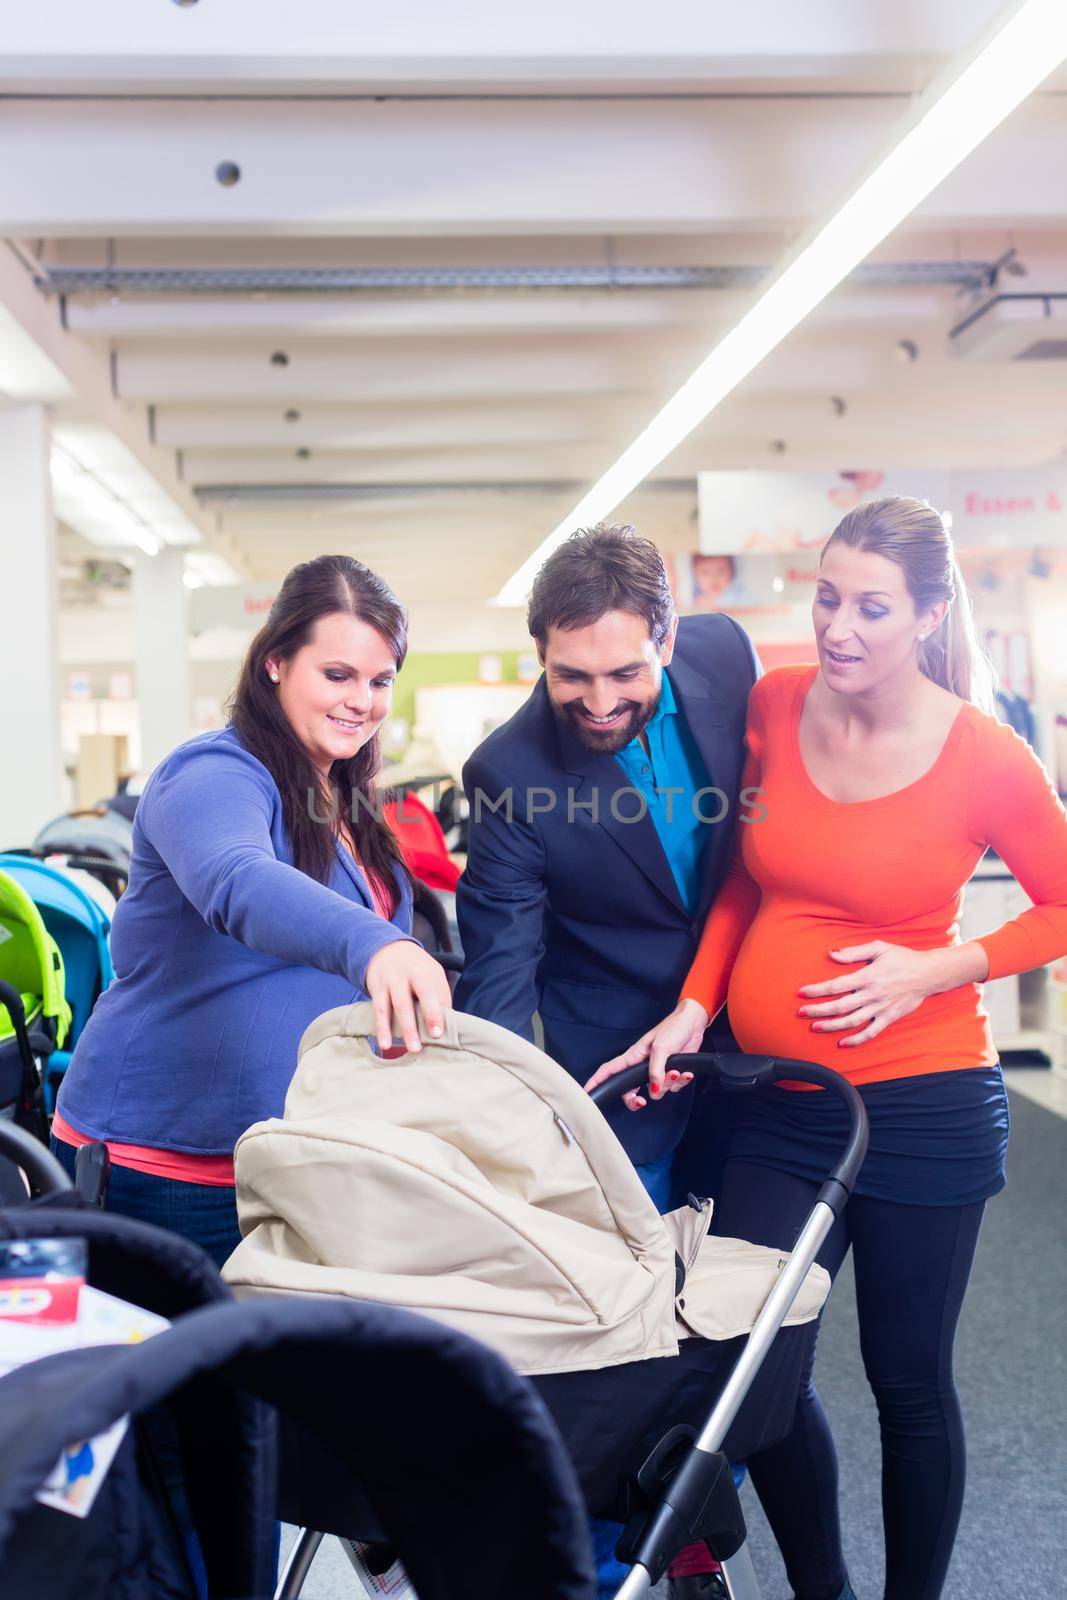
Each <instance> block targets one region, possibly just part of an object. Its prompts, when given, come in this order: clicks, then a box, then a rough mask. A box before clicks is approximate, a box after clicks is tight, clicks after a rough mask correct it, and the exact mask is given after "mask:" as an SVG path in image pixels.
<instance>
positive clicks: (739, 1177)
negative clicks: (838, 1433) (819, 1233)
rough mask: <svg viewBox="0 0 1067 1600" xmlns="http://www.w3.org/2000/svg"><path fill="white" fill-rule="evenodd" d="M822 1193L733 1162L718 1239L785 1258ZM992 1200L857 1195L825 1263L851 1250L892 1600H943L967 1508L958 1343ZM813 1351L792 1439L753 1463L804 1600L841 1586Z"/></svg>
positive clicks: (832, 1462) (832, 1468)
mask: <svg viewBox="0 0 1067 1600" xmlns="http://www.w3.org/2000/svg"><path fill="white" fill-rule="evenodd" d="M816 1193H817V1185H815V1184H814V1183H811V1182H809V1181H808V1180H807V1179H805V1178H797V1177H794V1176H792V1175H791V1174H789V1173H785V1172H779V1171H777V1170H774V1169H772V1168H770V1167H761V1166H756V1165H754V1164H752V1163H749V1162H745V1161H736V1160H734V1161H728V1162H727V1164H726V1167H725V1170H724V1174H723V1182H722V1192H721V1195H720V1197H719V1200H718V1203H717V1204H716V1207H715V1213H714V1221H713V1225H712V1231H713V1232H715V1233H718V1234H722V1235H725V1236H726V1237H729V1238H741V1239H750V1240H752V1242H753V1243H755V1244H766V1245H770V1246H771V1247H772V1248H774V1249H778V1250H783V1249H788V1248H789V1247H790V1246H791V1245H792V1244H793V1242H794V1240H795V1238H796V1233H797V1230H798V1228H799V1226H800V1224H801V1223H802V1222H803V1220H804V1217H805V1215H806V1214H807V1211H808V1210H810V1208H811V1205H812V1202H813V1201H814V1199H815V1196H816ZM984 1209H985V1203H984V1201H979V1202H978V1203H977V1204H974V1205H966V1206H909V1205H897V1204H895V1203H893V1202H890V1201H887V1200H871V1199H868V1198H866V1197H864V1196H854V1197H853V1199H852V1200H851V1201H850V1202H849V1205H848V1208H847V1210H846V1212H845V1215H844V1216H843V1217H842V1218H841V1219H840V1220H839V1221H838V1222H837V1223H836V1224H835V1225H834V1227H833V1229H832V1230H831V1232H830V1235H829V1237H828V1238H827V1240H826V1242H825V1244H824V1245H823V1248H822V1250H821V1251H820V1254H819V1260H820V1262H821V1263H822V1265H823V1266H824V1267H826V1269H827V1270H828V1272H829V1273H830V1274H831V1276H836V1274H837V1270H838V1268H839V1267H840V1265H841V1263H842V1261H843V1260H844V1258H845V1256H846V1255H847V1253H848V1249H849V1246H850V1245H851V1247H852V1255H853V1264H854V1268H855V1274H856V1305H857V1310H858V1313H859V1331H860V1348H861V1351H862V1354H863V1364H864V1368H865V1370H866V1373H867V1380H868V1382H869V1383H870V1385H871V1388H872V1390H873V1391H874V1397H875V1400H876V1401H877V1403H878V1418H879V1422H880V1425H881V1433H882V1514H883V1518H884V1522H885V1545H886V1585H885V1600H937V1597H938V1596H939V1595H940V1593H941V1588H942V1585H943V1583H944V1581H945V1573H946V1571H947V1569H948V1563H949V1557H950V1556H951V1554H952V1545H953V1542H954V1540H955V1537H956V1527H957V1525H958V1523H959V1517H960V1508H961V1506H962V1504H963V1482H964V1470H965V1454H964V1442H963V1421H962V1417H961V1415H960V1403H959V1397H958V1395H957V1393H956V1385H955V1381H954V1379H953V1373H952V1344H953V1339H954V1337H955V1332H956V1323H957V1321H958V1318H959V1314H960V1307H961V1306H962V1304H963V1296H964V1293H965V1291H966V1288H967V1280H968V1278H969V1276H970V1271H971V1264H972V1262H973V1260H974V1251H975V1246H976V1245H977V1243H978V1231H979V1228H980V1227H981V1222H982V1212H983V1211H984ZM814 1361H815V1351H814V1342H813V1347H812V1354H811V1360H810V1362H809V1365H808V1367H807V1370H806V1371H805V1373H804V1375H803V1378H802V1381H801V1389H800V1398H799V1401H798V1404H797V1412H796V1417H795V1419H794V1422H793V1427H792V1430H791V1431H790V1433H789V1434H788V1436H787V1437H786V1438H785V1439H783V1440H782V1442H781V1443H780V1444H776V1445H772V1446H771V1448H770V1449H768V1450H763V1451H761V1452H760V1454H759V1455H757V1456H753V1457H752V1458H751V1460H750V1461H749V1463H748V1465H749V1470H750V1472H751V1474H752V1481H753V1483H754V1484H755V1487H756V1491H757V1493H758V1494H759V1497H760V1501H761V1502H762V1505H763V1509H764V1511H765V1512H766V1513H767V1520H768V1521H769V1522H770V1525H771V1528H772V1530H773V1532H774V1536H775V1538H776V1539H777V1541H778V1545H779V1548H780V1549H781V1552H782V1556H783V1558H784V1560H785V1566H786V1571H787V1573H788V1575H789V1581H790V1582H791V1584H792V1585H793V1589H794V1591H795V1593H796V1596H797V1600H836V1597H837V1595H838V1594H839V1593H840V1591H841V1588H842V1586H843V1584H844V1582H845V1577H846V1573H845V1563H844V1556H843V1554H842V1550H841V1533H840V1527H839V1524H838V1509H837V1456H836V1453H835V1451H834V1442H833V1438H832V1436H831V1433H830V1427H829V1424H828V1422H827V1420H826V1414H825V1412H824V1411H823V1408H822V1405H821V1404H820V1401H819V1397H818V1395H817V1393H816V1391H815V1388H814V1385H813V1383H812V1369H813V1367H814Z"/></svg>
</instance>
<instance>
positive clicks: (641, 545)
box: [526, 523, 674, 653]
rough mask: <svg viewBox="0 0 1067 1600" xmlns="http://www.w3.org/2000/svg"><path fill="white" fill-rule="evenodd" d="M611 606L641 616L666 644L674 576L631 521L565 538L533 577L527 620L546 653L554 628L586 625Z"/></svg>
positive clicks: (660, 642)
mask: <svg viewBox="0 0 1067 1600" xmlns="http://www.w3.org/2000/svg"><path fill="white" fill-rule="evenodd" d="M609 611H632V612H633V613H634V615H635V616H638V617H642V618H643V619H644V621H645V622H646V623H647V624H648V631H649V635H650V637H651V639H652V642H653V644H654V645H655V646H656V649H657V650H660V649H662V648H663V642H664V640H665V639H666V637H667V635H668V633H669V632H670V631H671V623H672V621H673V620H674V600H673V597H672V595H671V584H670V579H669V578H668V576H667V569H666V567H665V566H664V564H663V557H662V556H661V555H660V553H659V551H658V550H657V549H656V546H655V545H654V544H653V543H652V540H651V539H645V538H642V536H641V535H640V534H639V533H638V532H637V529H636V528H632V527H631V526H630V525H629V524H628V523H625V524H622V525H620V526H619V527H614V528H609V527H605V525H604V524H603V523H598V524H597V526H596V527H595V528H579V529H578V531H577V532H576V533H572V534H571V535H570V537H569V538H567V539H564V541H563V543H562V544H561V545H560V546H559V548H558V549H557V550H555V551H553V553H552V555H550V556H549V558H548V560H547V561H546V562H545V564H544V566H543V567H542V568H541V570H540V572H539V573H538V574H537V577H536V578H535V579H534V586H533V591H532V593H531V595H530V604H529V608H528V610H527V613H526V624H527V627H528V628H529V630H530V634H531V636H532V637H533V638H534V639H536V640H537V643H538V644H539V645H540V647H541V651H542V653H543V652H544V648H545V642H546V640H547V639H548V630H549V628H587V627H588V626H589V625H590V623H593V622H599V620H600V618H601V617H603V616H606V615H607V613H608V612H609Z"/></svg>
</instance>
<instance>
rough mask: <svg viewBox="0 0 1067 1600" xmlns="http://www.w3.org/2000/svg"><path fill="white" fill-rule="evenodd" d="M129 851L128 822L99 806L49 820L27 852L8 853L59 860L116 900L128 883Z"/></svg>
mask: <svg viewBox="0 0 1067 1600" xmlns="http://www.w3.org/2000/svg"><path fill="white" fill-rule="evenodd" d="M132 851H133V824H132V822H131V821H130V820H129V819H128V818H127V817H124V816H122V815H121V813H120V812H118V811H113V810H111V809H109V808H108V807H107V806H106V805H101V806H98V807H96V808H95V809H92V810H89V811H70V812H67V813H66V814H65V815H64V816H61V817H55V818H53V820H52V821H51V822H48V823H46V824H45V826H44V827H43V828H42V829H41V830H40V832H39V833H38V835H37V837H36V838H35V839H34V841H33V844H32V845H31V846H30V847H29V848H28V849H22V848H21V847H20V848H19V849H18V850H16V851H14V852H12V853H13V854H18V855H31V856H38V857H39V858H41V859H44V858H45V857H54V856H58V857H61V858H62V860H63V863H64V865H66V866H71V867H77V868H80V869H82V870H84V871H86V872H88V873H90V874H91V875H92V876H93V877H94V878H97V879H98V880H99V881H100V882H101V883H102V884H103V885H104V887H105V888H106V889H107V890H108V891H109V893H111V894H112V895H113V896H114V898H115V899H116V900H118V899H119V898H120V896H121V895H123V894H124V893H125V891H126V885H127V884H128V882H129V880H130V856H131V854H132Z"/></svg>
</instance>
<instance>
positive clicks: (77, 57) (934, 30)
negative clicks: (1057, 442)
mask: <svg viewBox="0 0 1067 1600" xmlns="http://www.w3.org/2000/svg"><path fill="white" fill-rule="evenodd" d="M996 3H997V0H937V3H936V4H927V5H923V6H895V5H880V6H848V7H843V6H842V5H841V3H840V0H806V3H805V4H804V5H803V6H797V5H796V4H795V0H761V3H760V5H759V6H754V7H737V6H727V5H725V4H722V3H719V4H713V5H705V6H694V5H693V3H692V0H661V3H660V4H658V5H657V6H655V7H648V6H637V5H627V4H623V5H620V4H619V3H618V0H583V4H581V5H577V6H576V5H574V4H573V0H542V3H541V4H539V5H538V6H537V7H536V8H535V9H533V10H532V11H531V10H521V9H516V8H514V7H508V6H500V5H499V4H497V3H495V0H467V3H465V4H464V5H462V6H454V5H453V6H442V5H441V4H440V3H439V0H404V3H401V4H395V5H392V6H381V7H375V8H369V7H367V6H353V5H352V3H351V0H303V3H302V4H301V6H300V12H299V17H300V28H299V38H298V40H295V41H294V34H293V17H294V13H293V9H292V6H291V5H290V4H288V3H286V0H226V4H225V5H222V6H212V5H210V4H203V5H198V4H196V3H195V0H193V3H191V4H188V5H185V6H177V5H175V6H170V5H166V4H156V5H151V6H150V5H147V4H146V3H145V0H108V4H107V5H106V6H104V7H90V6H86V5H85V4H84V0H51V3H50V4H49V5H48V7H46V8H43V9H42V8H32V7H29V6H25V7H18V8H13V9H12V14H11V15H10V16H9V17H6V18H5V33H6V38H5V50H4V58H5V59H4V63H3V68H2V77H0V86H2V88H3V89H4V90H5V91H7V92H12V91H13V90H17V89H20V88H21V89H26V88H27V87H31V86H32V87H36V88H40V87H42V86H48V87H54V88H55V89H57V90H58V89H64V88H65V89H68V90H69V89H71V88H77V89H79V90H81V91H84V90H85V88H86V87H87V86H92V87H93V88H95V89H96V90H97V92H112V91H114V90H118V89H125V90H127V91H128V90H129V89H130V88H131V87H140V88H141V89H142V90H143V88H144V87H145V86H146V85H147V84H151V85H152V86H153V88H155V89H156V90H174V91H178V92H181V91H182V90H184V91H186V92H188V91H190V90H192V91H193V92H198V93H203V92H204V90H205V88H207V87H210V89H211V90H212V91H213V92H216V93H217V92H220V91H222V92H236V93H246V94H247V93H249V92H252V91H254V90H259V91H260V92H264V91H273V92H284V91H291V90H293V89H295V88H298V87H302V88H305V89H306V88H308V87H316V88H318V89H320V90H321V89H324V88H328V87H331V86H336V87H337V88H339V89H340V90H342V91H343V92H347V93H358V92H360V91H361V90H363V91H365V92H366V91H377V92H381V91H382V90H383V89H390V90H392V91H394V92H395V91H397V90H398V89H403V88H408V89H411V90H413V91H422V92H428V91H432V92H436V93H449V92H452V93H455V92H457V91H462V90H464V89H470V88H475V87H481V88H483V89H485V88H493V87H500V86H513V87H523V88H526V89H527V90H532V89H536V88H539V87H545V86H547V87H550V88H551V87H558V85H560V84H561V83H564V84H570V85H572V86H575V87H577V86H581V85H588V86H590V87H594V86H598V85H604V84H605V83H608V84H613V85H618V84H620V83H625V84H628V85H631V86H634V87H637V86H649V85H657V86H660V87H670V88H680V87H689V88H692V89H695V90H700V89H703V88H706V87H707V86H708V85H709V84H719V85H724V86H727V85H729V86H737V85H739V84H749V83H751V82H757V83H785V84H794V85H801V84H811V83H817V84H822V85H832V84H837V83H839V82H840V81H841V79H842V77H847V78H848V80H849V82H851V83H854V82H855V81H856V79H857V77H858V78H859V79H860V81H861V82H863V83H864V84H865V85H866V86H869V87H873V88H887V87H892V88H900V89H903V90H905V91H910V90H912V89H914V87H915V85H916V82H917V81H922V80H923V79H925V78H926V77H928V76H929V75H930V71H931V69H932V68H933V67H934V66H935V65H936V64H937V63H938V62H939V61H940V60H942V59H943V58H944V57H945V56H947V55H949V54H951V53H953V52H955V51H956V50H958V49H960V48H961V47H962V46H963V45H964V44H965V43H966V42H967V40H968V39H969V38H970V37H971V35H972V33H973V31H974V30H975V29H977V28H979V27H981V26H982V25H983V23H984V22H985V20H986V18H987V16H988V15H990V14H991V13H992V11H993V10H994V8H995V5H996Z"/></svg>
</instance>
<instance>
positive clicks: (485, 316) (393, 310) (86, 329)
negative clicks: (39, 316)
mask: <svg viewBox="0 0 1067 1600" xmlns="http://www.w3.org/2000/svg"><path fill="white" fill-rule="evenodd" d="M721 299H722V296H721V295H720V294H718V293H717V292H715V291H707V290H700V289H686V290H679V291H676V292H672V293H663V294H659V293H645V292H643V291H638V292H626V291H622V292H620V291H612V290H605V291H600V292H597V293H595V294H585V293H580V292H576V293H570V292H568V293H563V294H554V293H552V292H550V291H540V290H539V291H537V292H536V293H528V294H508V293H500V292H495V293H479V292H478V291H471V292H469V293H466V294H463V293H454V294H447V295H443V294H432V293H427V294H420V295H419V296H418V297H412V296H408V295H406V294H394V295H332V294H324V295H322V296H320V297H319V298H317V299H305V298H298V297H296V296H292V295H285V296H270V297H260V296H256V297H252V296H244V295H240V296H239V295H231V296H229V297H220V298H218V299H214V298H209V297H207V296H204V297H200V296H197V297H195V298H188V299H187V298H184V297H183V298H179V297H177V296H175V297H174V298H173V299H167V300H163V299H142V298H140V297H138V298H132V297H126V298H124V299H122V300H118V299H117V297H114V298H110V299H109V298H100V299H96V300H92V301H88V302H84V301H81V300H76V299H68V301H67V312H66V316H67V327H68V328H69V329H70V330H71V332H72V333H77V334H80V335H82V336H83V337H84V338H88V339H123V340H131V339H187V338H190V337H194V338H195V337H196V336H197V335H211V334H221V335H223V336H224V337H225V338H226V339H261V338H263V337H264V336H265V335H268V334H277V335H280V336H281V335H290V334H291V335H293V336H294V337H300V338H312V339H316V338H326V339H329V338H339V337H340V338H353V337H359V338H367V339H392V338H426V337H431V338H436V337H443V338H449V337H466V336H467V335H469V334H472V333H474V334H483V333H503V334H508V333H542V334H554V333H568V332H574V331H578V332H580V333H588V332H593V331H597V330H603V331H606V332H616V331H622V332H627V331H629V330H630V329H634V328H637V329H649V328H651V329H658V328H678V327H692V326H693V325H694V324H695V325H697V326H699V325H700V324H702V323H703V324H704V325H707V324H708V323H709V322H710V321H712V320H713V319H714V318H715V317H717V316H720V315H721V314H722V305H721ZM717 302H718V303H717Z"/></svg>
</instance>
